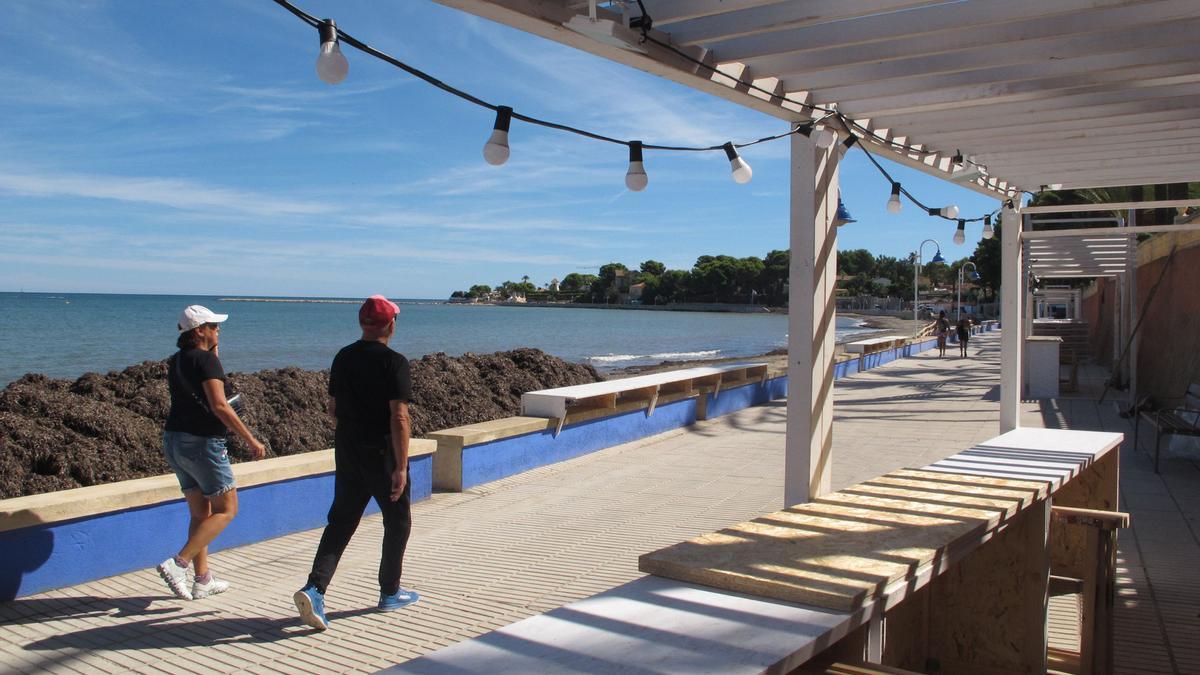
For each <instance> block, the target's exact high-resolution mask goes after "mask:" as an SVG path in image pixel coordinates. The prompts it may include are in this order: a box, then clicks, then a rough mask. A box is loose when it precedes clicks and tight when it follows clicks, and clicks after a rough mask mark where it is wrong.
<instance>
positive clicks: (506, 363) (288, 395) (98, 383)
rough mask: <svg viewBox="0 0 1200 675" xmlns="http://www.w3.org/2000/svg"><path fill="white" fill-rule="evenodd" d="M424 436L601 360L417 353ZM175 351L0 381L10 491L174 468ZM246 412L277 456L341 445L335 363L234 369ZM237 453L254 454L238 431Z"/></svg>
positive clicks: (509, 405)
mask: <svg viewBox="0 0 1200 675" xmlns="http://www.w3.org/2000/svg"><path fill="white" fill-rule="evenodd" d="M411 367H412V379H413V401H412V405H411V406H410V410H411V414H412V420H413V436H414V437H415V436H420V435H423V434H426V433H429V432H431V431H437V430H439V429H446V428H449V427H455V426H460V425H463V424H471V423H474V422H484V421H487V420H492V419H498V418H501V417H508V416H511V415H516V414H518V412H519V410H520V401H521V394H523V393H525V392H527V391H533V390H537V389H548V388H552V387H565V386H569V385H573V384H583V383H586V382H595V381H598V380H601V379H603V378H602V377H601V376H600V375H598V374H597V373H596V370H595V369H594V368H592V367H591V366H586V365H579V364H574V363H569V362H567V361H563V360H562V359H559V358H557V357H554V356H550V355H549V354H546V353H544V352H542V351H539V350H537V349H515V350H513V351H508V352H497V353H495V354H470V353H468V354H464V355H462V356H457V357H452V356H447V355H445V354H441V353H439V354H430V355H428V356H425V357H422V358H420V359H417V360H414V361H411ZM166 375H167V368H166V363H165V361H145V362H143V363H140V364H138V365H135V366H130V367H129V368H126V369H125V370H122V371H120V372H110V373H108V374H106V375H101V374H99V373H87V374H86V375H84V376H82V377H80V378H79V379H77V380H74V381H72V380H57V379H51V378H48V377H46V376H44V375H38V374H29V375H25V376H24V377H22V378H21V379H19V380H17V381H15V382H13V383H11V384H9V385H8V386H7V387H5V388H4V390H3V391H0V499H7V498H10V497H19V496H22V495H30V494H37V493H41V492H52V491H54V490H65V489H68V488H75V487H81V486H85V485H97V484H100V483H109V482H115V481H121V480H128V479H131V478H141V477H144V476H154V475H158V474H163V473H169V471H170V469H169V468H168V467H167V464H166V462H165V461H164V460H163V458H162V427H163V423H164V421H165V420H166V417H167V411H168V409H169V407H170V401H169V397H168V394H167V383H166ZM229 380H230V382H231V383H232V384H233V385H234V387H235V388H236V389H237V390H238V391H240V392H242V393H243V395H244V397H245V399H246V401H247V409H246V411H245V413H244V415H243V419H244V420H245V421H246V423H247V424H248V425H249V426H250V428H251V429H253V430H254V431H255V433H256V434H257V435H258V437H259V438H260V439H265V440H267V441H268V442H269V443H270V447H271V450H272V453H273V454H274V455H294V454H298V453H301V452H311V451H314V450H323V449H325V448H328V447H331V446H332V445H333V421H332V420H331V419H330V418H329V417H328V416H327V415H326V414H325V401H326V387H327V384H328V382H329V371H328V370H321V371H310V370H300V369H299V368H282V369H278V370H260V371H258V372H255V373H230V374H229ZM229 445H230V451H231V452H230V454H231V456H232V457H233V458H234V461H239V460H244V459H247V458H248V453H247V451H246V448H245V447H244V446H243V445H242V443H241V442H240V440H238V439H236V437H234V438H231V439H230V444H229Z"/></svg>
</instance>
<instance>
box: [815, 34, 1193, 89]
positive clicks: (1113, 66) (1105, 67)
mask: <svg viewBox="0 0 1200 675" xmlns="http://www.w3.org/2000/svg"><path fill="white" fill-rule="evenodd" d="M1198 55H1200V46H1197V45H1195V44H1183V45H1169V46H1166V47H1162V48H1155V49H1141V50H1136V51H1130V52H1125V53H1121V54H1103V55H1092V56H1085V57H1080V58H1077V59H1062V60H1055V61H1047V62H1042V63H1020V64H1016V65H1007V66H995V67H986V68H977V69H974V70H967V71H963V72H960V73H952V74H944V73H936V74H930V75H914V76H910V77H903V78H895V79H890V80H883V81H871V82H865V83H859V82H851V83H847V84H844V85H840V86H836V87H825V88H821V89H820V90H819V91H820V93H821V96H822V98H825V99H828V100H834V101H839V102H842V103H847V104H850V103H856V102H858V101H861V100H864V99H871V98H886V97H895V96H903V95H907V94H911V93H912V92H914V91H920V92H925V93H927V94H929V95H930V96H932V97H936V96H941V95H942V93H943V92H953V91H958V90H968V89H969V90H972V91H980V89H979V88H980V87H984V88H985V89H984V90H982V91H986V87H989V86H991V87H995V88H996V89H997V90H999V91H1005V90H1011V86H1012V85H1018V84H1021V85H1023V84H1025V83H1034V84H1041V85H1043V86H1046V87H1050V86H1054V85H1055V84H1057V83H1061V84H1059V86H1065V87H1066V88H1076V87H1082V86H1087V85H1092V84H1102V83H1106V82H1113V81H1120V80H1122V79H1123V78H1126V77H1128V76H1130V74H1131V73H1140V74H1145V75H1150V76H1160V75H1163V74H1172V73H1178V72H1180V71H1181V70H1182V72H1193V71H1194V70H1195V68H1194V64H1193V61H1195V60H1196V58H1198ZM1189 65H1190V66H1192V68H1191V69H1190V70H1189V69H1188V68H1187V67H1188V66H1189Z"/></svg>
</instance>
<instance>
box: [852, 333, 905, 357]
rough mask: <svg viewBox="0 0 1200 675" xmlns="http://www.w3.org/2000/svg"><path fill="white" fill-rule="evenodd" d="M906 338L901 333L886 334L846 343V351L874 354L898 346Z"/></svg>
mask: <svg viewBox="0 0 1200 675" xmlns="http://www.w3.org/2000/svg"><path fill="white" fill-rule="evenodd" d="M903 340H904V338H902V337H900V336H899V335H884V336H881V337H875V338H867V339H866V340H857V341H855V342H848V343H846V352H847V353H850V354H874V353H875V352H881V351H883V350H885V349H891V348H892V347H896V346H897V343H898V342H901V341H903Z"/></svg>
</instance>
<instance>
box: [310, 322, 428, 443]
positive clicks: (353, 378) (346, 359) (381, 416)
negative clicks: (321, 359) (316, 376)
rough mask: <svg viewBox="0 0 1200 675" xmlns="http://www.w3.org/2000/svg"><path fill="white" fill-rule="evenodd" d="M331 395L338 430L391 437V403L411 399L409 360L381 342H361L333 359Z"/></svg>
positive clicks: (330, 371) (347, 347) (330, 376)
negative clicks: (334, 403) (389, 435)
mask: <svg viewBox="0 0 1200 675" xmlns="http://www.w3.org/2000/svg"><path fill="white" fill-rule="evenodd" d="M329 395H330V396H332V397H333V398H334V400H335V402H336V405H335V412H336V414H337V421H338V427H339V428H341V429H342V430H343V431H345V430H349V431H352V432H354V433H355V434H357V435H360V436H366V437H382V436H386V435H388V434H389V433H391V423H390V420H391V406H390V404H389V402H390V401H405V402H407V401H409V400H411V399H412V379H411V376H410V375H409V371H408V359H406V358H404V356H403V355H402V354H399V353H398V352H395V351H393V350H392V349H391V348H390V347H388V346H387V345H385V344H383V343H382V342H374V341H367V340H359V341H358V342H355V343H354V344H352V345H347V346H346V347H343V348H342V350H341V351H339V352H338V353H337V356H335V357H333V366H332V367H331V368H330V370H329Z"/></svg>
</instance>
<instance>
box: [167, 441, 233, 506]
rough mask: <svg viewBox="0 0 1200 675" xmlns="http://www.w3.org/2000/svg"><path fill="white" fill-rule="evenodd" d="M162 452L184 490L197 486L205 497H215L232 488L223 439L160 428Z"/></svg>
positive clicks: (231, 473)
mask: <svg viewBox="0 0 1200 675" xmlns="http://www.w3.org/2000/svg"><path fill="white" fill-rule="evenodd" d="M163 455H164V456H165V457H166V458H167V464H170V465H171V469H172V470H174V471H175V477H176V478H178V479H179V489H180V490H183V491H184V492H187V491H188V490H197V489H198V490H200V492H201V494H203V495H204V496H205V497H219V496H220V495H223V494H225V493H226V492H229V491H230V490H232V489H233V488H234V487H236V486H235V484H234V482H233V467H231V466H230V465H229V452H228V451H227V450H226V449H225V439H224V438H222V437H220V436H193V435H192V434H189V433H187V432H184V431H164V432H163Z"/></svg>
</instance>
